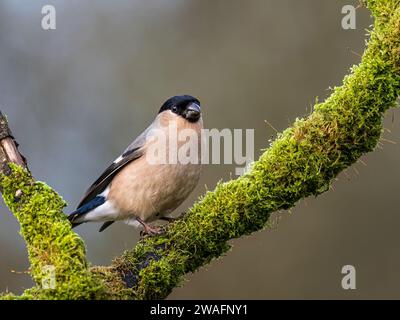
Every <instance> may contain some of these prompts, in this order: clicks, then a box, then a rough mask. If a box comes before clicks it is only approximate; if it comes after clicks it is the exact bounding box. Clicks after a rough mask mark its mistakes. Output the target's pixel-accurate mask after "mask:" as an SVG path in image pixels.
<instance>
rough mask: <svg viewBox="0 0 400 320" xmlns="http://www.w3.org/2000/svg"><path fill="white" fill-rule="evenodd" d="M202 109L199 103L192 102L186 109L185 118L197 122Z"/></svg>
mask: <svg viewBox="0 0 400 320" xmlns="http://www.w3.org/2000/svg"><path fill="white" fill-rule="evenodd" d="M200 115H201V110H200V106H199V105H198V104H197V103H192V104H190V105H189V106H188V107H187V108H186V111H185V118H186V119H187V120H189V121H191V122H195V121H197V120H199V119H200Z"/></svg>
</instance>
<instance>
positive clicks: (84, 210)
mask: <svg viewBox="0 0 400 320" xmlns="http://www.w3.org/2000/svg"><path fill="white" fill-rule="evenodd" d="M105 201H106V198H105V197H102V196H97V197H95V198H93V199H92V200H90V201H89V202H87V203H85V204H84V205H83V206H81V207H79V208H78V209H76V210H75V211H74V212H72V213H71V214H70V215H69V216H68V220H69V221H70V222H71V224H72V228H75V227H76V226H79V225H80V224H82V223H84V222H86V221H85V216H86V215H87V214H88V213H89V212H90V211H92V210H93V209H95V208H97V207H98V206H101V205H102V204H103V203H104V202H105Z"/></svg>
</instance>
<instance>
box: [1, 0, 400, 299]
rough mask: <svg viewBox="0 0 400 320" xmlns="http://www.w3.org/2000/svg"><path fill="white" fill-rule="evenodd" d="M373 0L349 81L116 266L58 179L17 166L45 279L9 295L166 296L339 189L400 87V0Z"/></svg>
mask: <svg viewBox="0 0 400 320" xmlns="http://www.w3.org/2000/svg"><path fill="white" fill-rule="evenodd" d="M364 3H365V4H366V5H367V6H368V8H369V9H371V11H372V13H373V16H374V18H375V23H374V29H373V30H372V31H371V33H370V36H369V38H370V39H369V42H368V46H367V49H366V51H365V53H364V54H363V57H362V61H361V63H360V65H358V66H354V67H353V68H352V70H351V73H350V75H348V76H346V77H345V79H344V81H343V85H342V86H340V87H337V88H334V89H333V92H332V94H331V96H330V97H329V98H328V99H326V101H325V102H323V103H319V104H317V105H315V107H314V111H313V113H312V114H311V115H310V116H309V117H307V118H302V119H297V120H296V121H295V122H294V124H293V125H292V126H291V127H290V128H288V129H286V130H285V131H284V132H283V133H281V134H279V135H278V136H277V138H276V139H275V141H274V142H273V143H272V144H271V145H270V147H269V148H268V149H267V150H266V151H264V153H263V154H262V155H261V157H260V158H259V160H257V161H256V162H255V163H254V164H253V166H252V168H251V170H250V171H249V172H248V173H246V174H245V175H243V176H242V177H240V178H238V179H236V180H232V181H228V182H225V183H220V184H218V185H217V187H216V188H215V190H214V191H210V192H207V193H206V194H205V195H204V196H203V197H202V198H201V199H200V200H199V201H198V202H197V203H195V204H194V206H193V207H192V208H191V209H190V210H189V211H188V213H187V214H186V215H185V216H184V217H183V218H182V219H180V220H178V221H176V222H174V223H171V224H169V225H168V226H167V227H166V230H165V233H164V234H162V235H159V236H155V237H146V238H143V239H141V240H140V241H139V242H138V243H137V245H136V246H135V247H134V248H133V249H132V250H129V251H126V252H125V253H124V254H123V255H122V256H121V257H119V258H117V259H115V261H114V262H113V263H112V265H111V266H108V267H92V268H90V267H89V265H88V263H87V262H86V258H85V249H84V245H83V242H82V240H81V239H80V238H79V237H78V236H77V235H76V234H75V233H74V232H73V231H71V229H70V225H69V224H68V222H67V221H66V219H65V216H64V215H63V212H62V209H63V207H64V202H63V200H62V199H61V198H60V196H58V195H57V194H56V193H55V192H54V191H53V190H52V189H50V188H49V187H48V186H46V185H45V184H43V183H40V182H35V181H34V180H33V178H32V177H31V176H30V174H29V173H28V171H26V170H25V169H22V168H20V167H18V166H15V165H12V166H11V174H9V175H6V174H4V173H3V174H1V180H0V185H1V186H2V188H3V197H4V198H5V201H6V203H7V205H8V206H9V207H10V209H11V211H12V212H13V213H14V214H15V216H16V217H17V219H18V221H19V223H20V225H21V234H22V236H23V237H24V239H25V241H26V243H27V247H28V252H29V258H30V262H31V265H32V269H31V272H32V275H33V278H34V279H35V281H36V283H37V286H36V287H35V288H33V289H28V290H26V291H25V293H24V294H23V295H22V296H20V297H16V296H12V295H6V296H4V298H26V299H43V298H45V299H49V298H61V299H104V298H108V299H163V298H165V297H166V296H167V295H168V294H169V293H170V292H171V290H172V289H173V288H175V287H176V286H177V285H179V283H180V282H181V280H182V278H183V276H184V275H185V274H186V273H188V272H193V271H195V270H197V269H198V268H199V267H201V266H203V265H205V264H207V263H209V262H210V261H211V260H212V259H214V258H216V257H220V256H221V255H223V254H224V253H225V252H226V251H227V250H228V249H229V244H228V241H229V240H230V239H233V238H238V237H241V236H243V235H248V234H251V233H252V232H255V231H258V230H262V229H263V228H265V227H266V225H267V224H268V220H269V218H270V214H271V213H272V212H274V211H277V210H282V209H289V208H291V207H293V206H294V205H295V204H296V203H297V202H298V201H299V200H300V199H302V198H305V197H308V196H311V195H314V196H317V195H319V194H321V193H322V192H325V191H327V190H329V188H330V185H331V183H332V181H333V179H334V178H335V177H336V176H337V175H338V174H339V173H340V172H341V171H342V170H344V169H345V168H347V167H348V166H350V165H352V164H353V163H354V162H355V161H356V160H357V159H358V158H359V157H360V156H361V155H362V154H365V153H367V152H370V151H373V150H374V148H375V147H376V145H377V142H378V141H379V137H380V134H381V131H382V119H383V116H384V113H385V111H386V110H387V109H388V108H390V107H393V106H394V105H395V103H396V99H397V98H398V96H399V93H400V1H399V0H369V1H364ZM19 190H20V191H21V192H18V191H19ZM17 193H18V195H19V196H18V197H16V194H17ZM48 264H52V265H54V266H55V267H56V276H57V287H56V289H52V290H49V289H46V290H45V289H43V288H41V285H40V284H41V281H42V279H43V274H42V270H43V267H44V266H45V265H48Z"/></svg>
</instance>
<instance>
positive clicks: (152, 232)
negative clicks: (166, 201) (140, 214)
mask: <svg viewBox="0 0 400 320" xmlns="http://www.w3.org/2000/svg"><path fill="white" fill-rule="evenodd" d="M143 228H144V229H143V230H142V231H140V236H141V237H142V238H143V237H145V236H149V237H154V236H158V235H160V234H163V233H165V230H164V229H163V228H161V227H152V226H150V225H148V224H146V225H143Z"/></svg>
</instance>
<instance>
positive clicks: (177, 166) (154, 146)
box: [68, 95, 205, 235]
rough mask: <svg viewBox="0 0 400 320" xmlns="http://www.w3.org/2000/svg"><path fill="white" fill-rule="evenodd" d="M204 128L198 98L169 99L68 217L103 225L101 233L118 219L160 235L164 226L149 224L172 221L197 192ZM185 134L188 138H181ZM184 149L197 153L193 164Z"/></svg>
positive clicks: (80, 221) (148, 232) (74, 220)
mask: <svg viewBox="0 0 400 320" xmlns="http://www.w3.org/2000/svg"><path fill="white" fill-rule="evenodd" d="M171 128H175V129H176V134H173V130H172V129H171ZM202 130H203V119H202V112H201V106H200V101H199V100H198V99H196V98H194V97H193V96H190V95H179V96H174V97H172V98H169V99H168V100H166V101H165V102H164V103H163V104H162V106H161V108H160V109H159V112H158V114H157V116H156V118H155V120H154V121H153V122H152V123H151V124H150V125H149V126H148V127H147V129H145V130H144V131H143V132H142V133H141V134H140V135H139V136H138V137H137V138H136V139H134V140H133V142H132V143H131V144H130V145H129V146H128V147H127V148H126V149H125V151H124V152H123V153H122V155H121V156H119V157H118V158H117V159H116V160H115V161H114V162H113V163H111V165H109V166H108V167H107V169H106V170H105V171H104V172H103V173H102V174H101V175H100V177H99V178H98V179H97V180H96V181H95V182H94V183H93V184H92V185H91V186H90V187H89V188H88V190H87V191H86V193H85V194H84V196H83V198H82V200H81V201H80V202H79V204H78V206H77V209H76V210H75V211H74V212H72V213H71V214H70V215H69V216H68V220H69V221H70V222H71V224H72V227H76V226H78V225H80V224H82V223H85V222H103V224H102V226H101V227H100V229H99V231H100V232H102V231H104V230H105V229H106V228H108V227H109V226H110V225H112V224H113V223H114V222H115V221H123V222H125V223H126V224H128V225H131V226H135V227H140V226H142V227H143V231H142V232H143V233H144V234H148V235H154V234H159V233H161V232H162V228H159V227H156V226H153V225H151V224H150V223H151V222H154V221H156V220H159V219H160V220H167V221H170V220H173V218H170V217H169V216H168V215H169V214H170V213H171V212H173V211H174V210H175V209H176V208H177V207H179V205H180V204H181V203H182V202H183V201H184V200H185V199H186V198H187V197H188V196H189V195H190V194H191V193H192V191H193V190H194V188H195V187H196V185H197V184H198V181H199V179H200V174H201V171H202V164H201V150H202V148H204V142H205V141H204V135H202V134H201V133H202ZM182 134H183V136H184V134H186V135H187V137H185V138H184V139H181V138H179V137H180V135H182ZM177 137H178V138H177ZM162 138H164V139H162ZM180 148H184V151H185V150H186V151H187V150H196V149H197V152H193V155H190V156H191V157H192V158H190V159H191V160H192V161H187V158H184V161H180V158H182V157H178V155H177V153H180V152H181V151H180V150H181V149H180ZM165 155H167V156H168V159H167V161H165V160H166V158H167V157H166V156H165ZM179 155H181V153H180V154H179ZM184 155H185V156H187V152H186V153H185V154H184ZM171 158H172V160H177V161H172V160H171ZM178 158H179V159H178Z"/></svg>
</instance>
